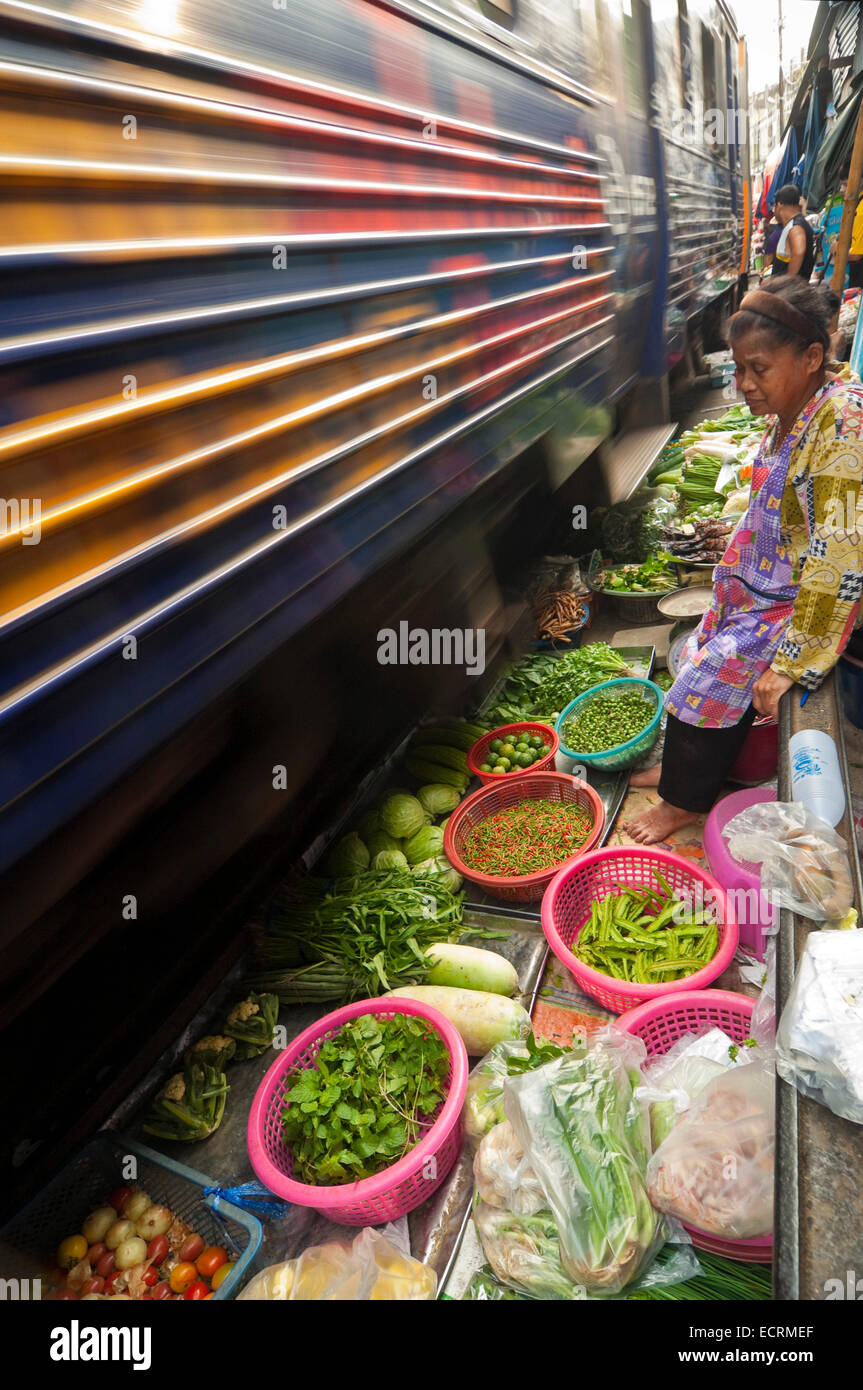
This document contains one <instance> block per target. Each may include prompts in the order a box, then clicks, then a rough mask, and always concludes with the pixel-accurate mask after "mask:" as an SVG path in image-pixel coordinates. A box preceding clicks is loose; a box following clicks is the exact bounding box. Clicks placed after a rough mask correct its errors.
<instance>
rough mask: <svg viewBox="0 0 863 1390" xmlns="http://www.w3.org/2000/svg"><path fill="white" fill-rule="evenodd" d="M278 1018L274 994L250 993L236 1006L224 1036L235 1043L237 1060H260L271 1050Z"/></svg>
mask: <svg viewBox="0 0 863 1390" xmlns="http://www.w3.org/2000/svg"><path fill="white" fill-rule="evenodd" d="M278 1017H279V1000H278V996H277V995H275V994H250V995H248V996H247V998H245V999H241V1000H240V1002H239V1004H235V1005H234V1007H233V1008H232V1009H231V1012H230V1013H229V1014H228V1017H227V1018H226V1019H225V1033H226V1035H227V1037H229V1038H233V1039H234V1040H235V1041H236V1044H237V1060H238V1061H240V1062H242V1061H245V1060H246V1059H247V1058H249V1057H257V1056H259V1055H260V1053H262V1052H266V1050H267V1048H268V1047H272V1043H273V1033H274V1031H275V1027H276V1021H277V1019H278Z"/></svg>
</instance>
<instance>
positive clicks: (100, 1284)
mask: <svg viewBox="0 0 863 1390" xmlns="http://www.w3.org/2000/svg"><path fill="white" fill-rule="evenodd" d="M104 1288H105V1280H104V1279H99V1278H98V1277H96V1276H94V1277H93V1278H92V1279H85V1280H84V1282H83V1284H82V1285H81V1297H82V1298H83V1297H84V1295H85V1293H102V1292H103V1291H104Z"/></svg>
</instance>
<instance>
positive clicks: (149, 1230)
mask: <svg viewBox="0 0 863 1390" xmlns="http://www.w3.org/2000/svg"><path fill="white" fill-rule="evenodd" d="M173 1220H174V1214H173V1212H171V1211H170V1210H169V1209H168V1207H156V1206H152V1207H148V1208H147V1210H146V1211H145V1212H144V1214H143V1216H140V1217H139V1218H138V1220H137V1221H136V1222H135V1230H136V1231H137V1232H138V1235H139V1236H142V1237H143V1239H144V1240H146V1241H147V1243H148V1244H149V1242H150V1241H151V1240H152V1239H153V1238H154V1236H163V1235H164V1234H165V1232H166V1231H167V1230H168V1228H169V1226H170V1225H171V1222H172V1221H173Z"/></svg>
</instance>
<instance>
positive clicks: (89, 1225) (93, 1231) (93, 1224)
mask: <svg viewBox="0 0 863 1390" xmlns="http://www.w3.org/2000/svg"><path fill="white" fill-rule="evenodd" d="M116 1220H117V1213H116V1212H115V1210H114V1208H113V1207H97V1209H96V1210H95V1211H91V1212H90V1215H89V1216H88V1217H87V1220H86V1221H85V1222H84V1224H83V1226H82V1227H81V1234H82V1236H83V1237H84V1239H85V1240H86V1242H87V1244H88V1245H98V1244H99V1242H100V1241H102V1240H104V1239H105V1233H106V1232H107V1231H108V1230H109V1229H110V1227H111V1226H113V1224H114V1222H115V1221H116Z"/></svg>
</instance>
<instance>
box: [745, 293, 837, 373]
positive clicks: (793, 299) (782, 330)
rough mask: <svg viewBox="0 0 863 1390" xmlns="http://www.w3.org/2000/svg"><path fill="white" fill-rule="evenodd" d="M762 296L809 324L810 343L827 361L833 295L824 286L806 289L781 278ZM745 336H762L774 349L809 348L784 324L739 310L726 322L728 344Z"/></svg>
mask: <svg viewBox="0 0 863 1390" xmlns="http://www.w3.org/2000/svg"><path fill="white" fill-rule="evenodd" d="M761 293H762V294H775V295H776V296H777V298H779V299H784V301H785V303H786V304H790V305H791V307H792V309H796V310H797V312H798V313H800V314H803V315H804V317H805V318H806V319H808V320H809V322H810V323H811V324H812V337H811V339H810V342H813V343H820V344H821V346H822V348H823V349H824V359H825V361H826V360H827V354H828V352H829V351H830V320H831V319H832V317H833V315H834V313H835V312H836V309H837V307H838V300H837V298H836V296H835V294H833V292H832V291H831V290H829V289H828V288H827V286H826V285H809V284H807V282H806V281H805V280H801V279H800V277H799V276H798V275H787V276H786V275H783V276H782V277H781V278H780V279H779V280H777V281H775V282H772V283H771V282H768V284H766V285H762V286H761ZM747 333H763V334H764V335H765V336H766V337H767V339H768V341H769V342H770V343H771V344H772V345H773V346H774V347H797V348H799V350H800V351H801V352H804V351H805V349H806V348H807V347H808V343H806V342H804V340H803V338H801V337H800V335H799V334H798V333H795V332H794V330H793V329H792V328H786V326H785V324H784V323H777V322H776V320H775V319H769V318H766V317H765V316H764V314H756V313H754V312H753V310H751V309H741V310H739V311H738V313H736V314H735V315H734V317H733V318H732V319H730V320H729V324H728V341H729V343H731V344H734V343H735V342H737V341H738V340H739V339H740V338H742V337H744V336H745V335H746V334H747Z"/></svg>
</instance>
